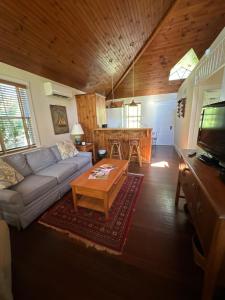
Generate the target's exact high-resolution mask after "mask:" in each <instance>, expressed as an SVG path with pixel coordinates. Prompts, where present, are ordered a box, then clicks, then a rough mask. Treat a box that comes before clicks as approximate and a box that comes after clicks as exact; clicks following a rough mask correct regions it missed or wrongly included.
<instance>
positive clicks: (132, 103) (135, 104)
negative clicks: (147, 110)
mask: <svg viewBox="0 0 225 300" xmlns="http://www.w3.org/2000/svg"><path fill="white" fill-rule="evenodd" d="M129 106H137V103H136V102H135V101H134V60H133V99H132V101H131V103H130V104H129Z"/></svg>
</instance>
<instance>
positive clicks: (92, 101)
mask: <svg viewBox="0 0 225 300" xmlns="http://www.w3.org/2000/svg"><path fill="white" fill-rule="evenodd" d="M76 103H77V114H78V120H79V123H80V124H81V126H82V128H83V130H84V133H85V137H84V138H85V140H86V141H87V142H93V130H94V129H96V128H98V127H102V124H105V123H106V103H105V97H103V96H101V95H97V94H84V95H78V96H76Z"/></svg>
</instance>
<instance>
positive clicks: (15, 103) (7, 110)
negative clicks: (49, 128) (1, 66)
mask: <svg viewBox="0 0 225 300" xmlns="http://www.w3.org/2000/svg"><path fill="white" fill-rule="evenodd" d="M34 145H35V142H34V135H33V130H32V124H31V116H30V108H29V99H28V93H27V88H26V86H24V85H20V84H15V83H12V82H8V81H4V80H0V154H4V153H7V152H10V151H13V150H18V149H23V148H30V147H33V146H34Z"/></svg>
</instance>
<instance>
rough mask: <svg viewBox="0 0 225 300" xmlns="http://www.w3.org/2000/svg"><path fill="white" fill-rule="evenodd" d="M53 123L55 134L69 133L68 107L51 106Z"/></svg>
mask: <svg viewBox="0 0 225 300" xmlns="http://www.w3.org/2000/svg"><path fill="white" fill-rule="evenodd" d="M50 110H51V116H52V123H53V128H54V133H55V134H63V133H69V124H68V118H67V112H66V107H65V106H61V105H50Z"/></svg>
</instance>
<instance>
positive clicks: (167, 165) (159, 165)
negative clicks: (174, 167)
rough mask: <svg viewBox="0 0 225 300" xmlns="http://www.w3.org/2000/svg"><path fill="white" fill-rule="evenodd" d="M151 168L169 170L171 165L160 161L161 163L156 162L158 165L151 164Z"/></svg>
mask: <svg viewBox="0 0 225 300" xmlns="http://www.w3.org/2000/svg"><path fill="white" fill-rule="evenodd" d="M151 167H155V168H169V167H170V166H169V164H168V162H167V161H164V160H163V161H159V162H156V163H152V164H151Z"/></svg>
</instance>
